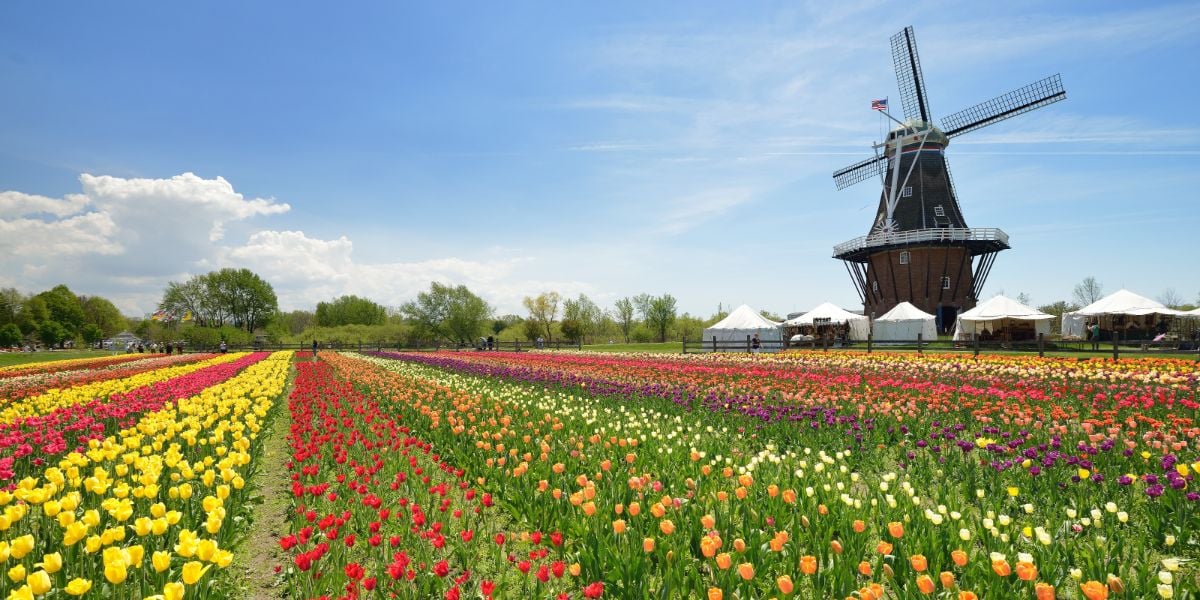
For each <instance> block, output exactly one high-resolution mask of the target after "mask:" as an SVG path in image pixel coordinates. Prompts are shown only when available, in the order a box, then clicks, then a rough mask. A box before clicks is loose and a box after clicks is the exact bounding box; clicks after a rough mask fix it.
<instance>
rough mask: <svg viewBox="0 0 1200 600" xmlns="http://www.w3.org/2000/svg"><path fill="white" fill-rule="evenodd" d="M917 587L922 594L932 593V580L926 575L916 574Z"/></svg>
mask: <svg viewBox="0 0 1200 600" xmlns="http://www.w3.org/2000/svg"><path fill="white" fill-rule="evenodd" d="M917 589H918V590H921V593H922V594H932V593H933V580H932V579H930V578H929V576H928V575H919V576H917Z"/></svg>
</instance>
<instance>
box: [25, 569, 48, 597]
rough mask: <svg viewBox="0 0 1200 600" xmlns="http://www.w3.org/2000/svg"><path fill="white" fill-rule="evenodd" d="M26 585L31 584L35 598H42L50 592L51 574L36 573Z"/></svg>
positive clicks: (30, 587) (40, 571) (39, 571)
mask: <svg viewBox="0 0 1200 600" xmlns="http://www.w3.org/2000/svg"><path fill="white" fill-rule="evenodd" d="M26 583H28V584H29V589H30V590H32V591H33V593H34V595H35V596H41V595H42V594H45V593H46V592H48V591H50V587H51V583H50V574H49V573H47V572H45V571H43V570H38V571H34V573H33V575H30V576H29V579H28V581H27V582H26Z"/></svg>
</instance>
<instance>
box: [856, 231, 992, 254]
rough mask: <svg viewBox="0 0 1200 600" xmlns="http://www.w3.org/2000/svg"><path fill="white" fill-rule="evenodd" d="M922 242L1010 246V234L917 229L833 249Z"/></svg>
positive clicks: (872, 236) (868, 237)
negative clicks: (990, 243)
mask: <svg viewBox="0 0 1200 600" xmlns="http://www.w3.org/2000/svg"><path fill="white" fill-rule="evenodd" d="M922 242H934V243H937V242H999V243H1001V244H1004V245H1005V246H1008V234H1007V233H1004V231H1003V230H1001V229H997V228H995V227H979V228H970V227H958V228H939V229H917V230H913V231H900V232H896V233H872V234H870V235H864V236H862V237H856V238H854V239H852V240H850V241H848V242H842V243H840V244H838V245H836V246H834V247H833V255H834V256H841V255H843V254H846V253H848V252H854V251H856V250H863V249H865V248H875V247H880V246H900V245H907V244H918V243H922Z"/></svg>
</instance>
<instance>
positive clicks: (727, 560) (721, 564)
mask: <svg viewBox="0 0 1200 600" xmlns="http://www.w3.org/2000/svg"><path fill="white" fill-rule="evenodd" d="M732 565H733V558H731V557H730V556H729V553H727V552H722V553H720V554H718V555H717V567H718V568H720V569H721V570H725V569H728V568H729V567H730V566H732Z"/></svg>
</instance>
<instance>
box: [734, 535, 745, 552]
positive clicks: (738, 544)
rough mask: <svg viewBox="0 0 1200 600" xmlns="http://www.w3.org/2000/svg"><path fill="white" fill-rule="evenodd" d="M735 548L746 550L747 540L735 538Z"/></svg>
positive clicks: (741, 550)
mask: <svg viewBox="0 0 1200 600" xmlns="http://www.w3.org/2000/svg"><path fill="white" fill-rule="evenodd" d="M733 549H734V550H737V551H738V552H745V551H746V540H743V539H742V538H737V539H736V540H733Z"/></svg>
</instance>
